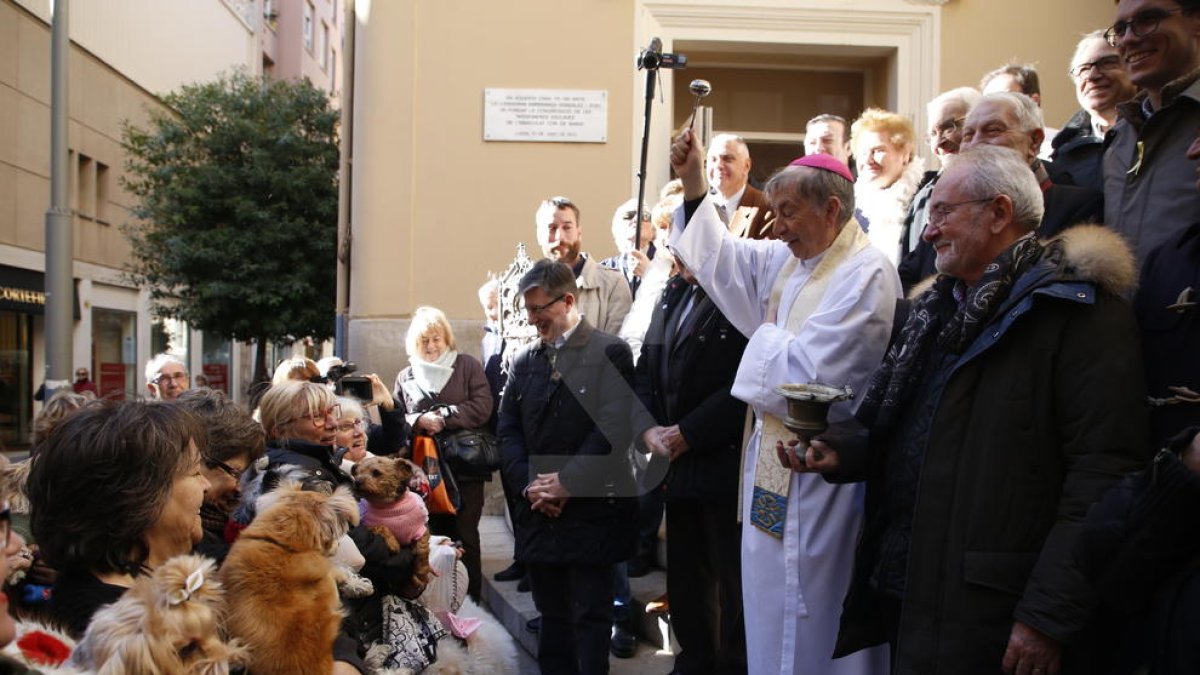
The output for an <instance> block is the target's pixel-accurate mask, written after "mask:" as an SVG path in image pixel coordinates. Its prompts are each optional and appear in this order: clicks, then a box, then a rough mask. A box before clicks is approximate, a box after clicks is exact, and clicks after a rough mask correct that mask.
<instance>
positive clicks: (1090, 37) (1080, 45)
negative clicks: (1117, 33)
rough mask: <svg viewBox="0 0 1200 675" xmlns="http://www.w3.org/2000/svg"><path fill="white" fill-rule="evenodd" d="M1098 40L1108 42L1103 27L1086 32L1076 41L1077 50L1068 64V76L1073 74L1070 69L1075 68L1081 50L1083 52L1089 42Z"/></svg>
mask: <svg viewBox="0 0 1200 675" xmlns="http://www.w3.org/2000/svg"><path fill="white" fill-rule="evenodd" d="M1096 40H1103V41H1104V44H1108V39H1107V38H1105V37H1104V30H1103V29H1100V30H1094V31H1091V32H1090V33H1084V34H1083V37H1081V38H1079V42H1076V43H1075V52H1074V53H1073V54H1071V62H1070V63H1068V64H1067V68H1068V70H1067V77H1070V76H1071V71H1070V69H1071V68H1074V67H1075V61H1077V60H1079V52H1082V51H1083V50H1084V49H1085V48H1086V47H1087V46H1088V44H1090V43H1092V42H1094V41H1096Z"/></svg>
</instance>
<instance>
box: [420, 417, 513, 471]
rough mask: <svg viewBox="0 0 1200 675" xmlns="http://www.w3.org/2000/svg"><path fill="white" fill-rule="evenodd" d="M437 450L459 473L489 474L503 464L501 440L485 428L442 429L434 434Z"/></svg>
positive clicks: (451, 467) (453, 469)
mask: <svg viewBox="0 0 1200 675" xmlns="http://www.w3.org/2000/svg"><path fill="white" fill-rule="evenodd" d="M434 439H436V440H437V445H438V454H439V455H441V456H442V458H443V459H444V460H445V461H446V463H447V464H449V465H450V470H451V471H453V472H454V473H456V474H458V475H459V476H473V477H476V478H487V477H489V476H491V475H492V472H493V471H495V470H496V469H499V468H500V440H499V439H497V438H496V435H495V434H493V433H492V432H490V431H487V430H485V429H459V430H458V431H443V432H442V433H440V434H437V435H436V436H434Z"/></svg>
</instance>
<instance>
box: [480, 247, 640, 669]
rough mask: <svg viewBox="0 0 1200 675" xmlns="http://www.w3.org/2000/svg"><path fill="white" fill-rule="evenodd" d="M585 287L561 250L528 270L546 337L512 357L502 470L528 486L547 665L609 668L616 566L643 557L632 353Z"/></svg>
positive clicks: (521, 549)
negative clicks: (633, 441) (588, 313)
mask: <svg viewBox="0 0 1200 675" xmlns="http://www.w3.org/2000/svg"><path fill="white" fill-rule="evenodd" d="M614 274H615V273H614ZM618 280H620V278H619V277H618ZM621 284H622V285H624V281H621ZM578 290H579V289H578V287H577V286H576V283H575V277H574V274H573V273H572V271H571V269H570V268H569V267H567V266H566V265H564V264H562V263H559V262H555V261H553V260H539V261H538V262H537V263H536V264H534V266H533V267H532V268H531V269H530V270H529V272H527V273H526V274H525V276H523V277H522V278H521V281H520V284H519V286H518V292H520V293H521V295H522V297H523V298H524V300H525V311H526V313H527V314H528V320H529V324H530V325H531V326H533V327H535V328H536V330H537V334H538V338H539V339H538V340H537V341H535V342H534V343H533V344H531V345H529V346H528V347H526V348H525V349H523V350H521V352H519V353H518V354H517V356H516V357H515V358H514V359H513V364H512V367H511V368H510V369H509V372H508V380H507V384H505V386H504V395H503V397H502V399H501V401H500V412H499V421H498V423H497V433H498V435H499V437H500V453H501V456H502V459H503V464H502V474H503V479H504V482H505V483H506V486H507V487H508V489H509V491H510V492H511V493H512V494H514V495H520V498H519V499H515V500H514V502H515V504H516V509H515V511H514V513H513V524H514V535H515V539H516V541H515V557H516V559H517V560H518V561H520V562H522V563H524V564H525V567H526V569H527V570H528V571H529V577H530V582H531V586H532V591H533V601H534V604H535V605H536V606H537V609H538V612H540V613H541V615H542V621H541V630H540V633H539V635H538V653H537V659H538V665H539V666H540V667H541V671H542V672H544V673H607V672H608V654H609V648H610V637H611V636H610V630H611V627H612V622H613V591H614V588H613V566H614V565H615V564H616V563H619V562H622V561H625V560H628V559H629V558H630V557H631V556H632V555H633V549H634V539H635V535H636V532H635V528H634V527H633V518H634V511H635V508H636V503H635V499H634V496H635V495H636V489H635V486H634V483H633V472H632V469H631V467H630V464H629V460H628V455H627V453H626V452H625V449H626V448H627V447H628V446H629V440H630V430H629V406H630V403H631V402H632V400H633V390H632V388H631V385H630V382H631V381H632V378H633V355H632V353H631V352H630V350H629V345H627V344H625V342H624V341H622V340H620V339H619V338H617V337H616V336H614V335H608V334H605V333H603V332H601V331H599V330H597V329H595V328H593V327H592V325H591V321H590V319H587V318H586V317H582V316H581V315H580V313H579V309H578V306H577V302H576V299H575V298H576V293H577V292H578Z"/></svg>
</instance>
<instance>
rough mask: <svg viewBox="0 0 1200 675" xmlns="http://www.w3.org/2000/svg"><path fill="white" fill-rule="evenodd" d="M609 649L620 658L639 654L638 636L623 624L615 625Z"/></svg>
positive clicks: (628, 657)
mask: <svg viewBox="0 0 1200 675" xmlns="http://www.w3.org/2000/svg"><path fill="white" fill-rule="evenodd" d="M608 649H609V651H611V652H612V655H613V656H615V657H617V658H618V659H631V658H633V655H634V654H637V638H635V637H634V636H633V633H630V632H629V631H627V630H625V629H624V628H622V627H621V626H613V629H612V638H611V639H609V641H608Z"/></svg>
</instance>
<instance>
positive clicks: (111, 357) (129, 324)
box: [92, 307, 139, 399]
mask: <svg viewBox="0 0 1200 675" xmlns="http://www.w3.org/2000/svg"><path fill="white" fill-rule="evenodd" d="M92 363H94V364H95V365H96V372H95V373H93V377H94V378H95V380H96V386H97V387H99V389H100V396H101V397H103V398H112V399H125V398H135V397H137V396H138V395H139V392H138V391H137V366H138V364H137V313H135V312H126V311H122V310H119V309H102V308H99V307H97V308H94V309H93V310H92Z"/></svg>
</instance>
